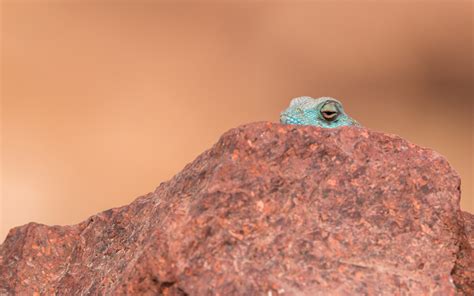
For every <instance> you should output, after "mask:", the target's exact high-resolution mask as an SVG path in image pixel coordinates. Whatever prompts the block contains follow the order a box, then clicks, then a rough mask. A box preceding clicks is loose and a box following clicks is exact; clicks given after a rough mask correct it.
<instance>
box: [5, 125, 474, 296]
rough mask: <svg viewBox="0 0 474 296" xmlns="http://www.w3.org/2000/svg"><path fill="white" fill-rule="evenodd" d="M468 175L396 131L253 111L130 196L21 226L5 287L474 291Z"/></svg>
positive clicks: (61, 291) (22, 291) (102, 291)
mask: <svg viewBox="0 0 474 296" xmlns="http://www.w3.org/2000/svg"><path fill="white" fill-rule="evenodd" d="M459 185H460V180H459V177H458V175H457V174H456V173H455V172H454V171H453V170H452V169H451V168H450V166H449V165H448V163H447V161H446V160H445V159H444V158H443V157H441V156H440V155H439V154H437V153H436V152H433V151H432V150H429V149H424V148H420V147H418V146H415V145H413V144H410V143H408V142H406V141H405V140H403V139H401V138H399V137H396V136H392V135H387V134H383V133H378V132H373V131H369V130H366V129H359V128H349V127H344V128H340V129H320V128H316V127H302V126H300V127H296V126H283V125H280V124H271V123H253V124H248V125H245V126H242V127H239V128H236V129H233V130H231V131H229V132H227V133H225V134H224V135H223V136H222V137H221V139H220V140H219V141H218V143H217V144H216V145H214V146H213V147H212V148H211V149H210V150H208V151H206V152H204V153H203V154H202V155H200V156H199V157H198V158H197V159H196V160H195V161H193V162H192V163H191V164H189V165H187V166H186V167H185V168H184V169H183V170H182V172H180V173H179V174H177V175H176V176H175V177H174V178H172V179H171V180H170V181H168V182H165V183H162V184H161V185H160V186H159V187H158V188H157V189H156V190H155V192H153V193H150V194H148V195H146V196H142V197H140V198H138V199H137V200H135V201H134V202H133V203H131V204H130V205H127V206H124V207H121V208H115V209H111V210H108V211H105V212H102V213H100V214H98V215H95V216H92V217H90V218H89V219H87V220H86V221H84V222H82V223H80V224H78V225H73V226H45V225H39V224H35V223H30V224H28V225H25V226H22V227H18V228H15V229H12V230H11V231H10V233H9V235H8V237H7V239H6V241H5V242H4V243H3V244H2V245H1V246H0V256H1V257H0V264H1V265H0V294H2V295H3V294H7V295H9V294H18V295H35V293H36V295H39V294H41V295H43V294H44V295H49V294H52V293H53V292H56V293H57V294H58V295H79V294H81V295H111V294H114V295H116V294H130V295H156V294H164V295H186V294H187V295H208V294H216V295H264V294H265V295H318V294H321V295H326V294H328V293H329V292H330V293H331V294H333V295H337V294H339V295H354V294H364V293H368V294H371V295H375V294H387V295H393V294H407V293H411V294H413V295H422V294H424V295H426V294H434V295H436V294H438V295H453V294H456V293H457V294H461V293H465V294H468V295H469V294H471V295H472V293H471V292H473V290H472V289H473V286H474V284H473V279H472V267H473V266H472V249H471V247H470V245H469V242H468V240H469V237H470V239H471V242H472V236H473V231H472V229H473V228H472V227H473V219H472V215H470V214H467V213H465V214H464V218H463V214H462V212H461V211H460V209H459V198H460V192H459ZM465 224H466V225H465ZM456 286H457V287H456Z"/></svg>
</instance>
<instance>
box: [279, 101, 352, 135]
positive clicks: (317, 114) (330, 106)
mask: <svg viewBox="0 0 474 296" xmlns="http://www.w3.org/2000/svg"><path fill="white" fill-rule="evenodd" d="M280 122H281V123H283V124H300V125H314V126H319V127H324V128H334V127H340V126H351V125H354V126H360V125H359V123H358V122H357V121H355V120H354V119H352V118H351V117H349V115H347V114H346V113H345V112H344V109H343V108H342V104H341V102H339V101H338V100H336V99H333V98H330V97H322V98H318V99H313V98H311V97H299V98H294V99H293V100H291V102H290V106H289V107H288V108H287V109H286V110H285V111H283V112H282V113H281V114H280Z"/></svg>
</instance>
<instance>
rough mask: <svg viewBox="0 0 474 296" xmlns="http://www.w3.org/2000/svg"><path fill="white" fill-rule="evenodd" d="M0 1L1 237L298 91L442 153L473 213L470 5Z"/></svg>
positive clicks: (68, 209) (98, 198) (89, 198)
mask: <svg viewBox="0 0 474 296" xmlns="http://www.w3.org/2000/svg"><path fill="white" fill-rule="evenodd" d="M1 9H2V13H1V18H2V19H1V25H2V35H1V42H2V44H1V51H2V53H1V54H2V55H1V75H2V76H1V82H2V93H1V94H2V105H1V106H2V120H1V121H2V122H1V124H2V145H1V148H2V164H1V168H2V176H1V181H2V191H1V193H2V196H1V204H0V205H1V211H0V212H1V217H0V222H1V230H0V231H1V232H0V241H3V239H4V237H5V235H6V233H7V231H8V229H10V228H11V227H14V226H18V225H22V224H25V223H28V222H30V221H36V222H40V223H46V224H72V223H77V222H80V221H82V220H84V219H86V218H87V217H88V216H90V215H93V214H95V213H97V212H99V211H102V210H106V209H108V208H111V207H116V206H121V205H125V204H127V203H130V202H131V201H132V200H134V199H135V198H136V197H137V196H139V195H142V194H145V193H147V192H150V191H153V190H154V189H155V187H156V186H158V185H159V183H160V182H162V181H165V180H167V179H169V178H170V177H171V176H173V175H174V174H176V173H177V172H179V171H180V170H181V169H182V168H183V166H184V165H185V164H186V163H188V162H190V161H192V160H193V159H194V158H195V157H196V156H197V155H198V154H200V153H201V152H203V151H204V150H205V149H207V148H209V147H210V146H211V145H212V144H213V143H215V142H216V141H217V139H218V138H219V136H220V135H221V134H222V133H223V132H225V131H226V130H228V129H230V128H232V127H236V126H238V125H241V124H244V123H248V122H253V121H262V120H269V121H277V120H278V116H279V112H280V111H281V110H282V109H283V108H285V107H286V106H287V104H288V102H289V100H290V99H291V98H293V97H296V96H301V95H309V96H314V97H318V96H334V97H336V98H340V99H341V100H342V101H343V103H344V105H345V108H346V110H347V111H348V112H349V113H350V114H351V115H352V116H353V117H354V118H356V119H357V120H359V121H360V122H361V123H362V124H363V125H365V126H366V127H368V128H371V129H374V130H379V131H385V132H388V133H395V134H398V135H400V136H402V137H404V138H406V139H408V140H410V141H411V142H413V143H416V144H419V145H422V146H426V147H431V148H433V149H435V150H436V151H438V152H440V153H441V154H443V155H444V156H446V157H447V159H448V160H449V161H450V163H451V164H452V166H453V167H454V168H455V169H456V170H457V171H458V172H459V174H460V175H461V177H462V201H461V206H462V208H463V209H464V210H467V211H470V212H474V192H473V185H472V184H473V166H474V162H473V161H474V160H473V128H474V127H473V119H472V118H473V113H474V112H473V99H474V94H473V24H472V19H473V7H472V2H471V1H464V2H463V1H446V2H433V1H421V2H418V3H413V2H411V1H391V2H389V3H387V2H385V3H376V2H375V1H370V2H363V1H358V2H341V1H336V2H298V3H296V4H295V3H293V4H291V3H282V2H279V3H276V2H270V1H266V2H258V3H257V2H254V3H251V2H232V3H229V2H226V3H222V4H217V3H204V4H203V3H201V4H198V3H190V2H188V3H185V2H179V3H174V4H172V3H155V4H152V3H151V2H133V3H132V1H130V2H128V3H127V2H121V3H120V4H119V3H118V2H115V1H103V2H102V3H96V2H93V1H87V2H82V3H81V2H79V1H69V2H68V3H66V2H60V1H43V2H41V1H3V2H2V7H1Z"/></svg>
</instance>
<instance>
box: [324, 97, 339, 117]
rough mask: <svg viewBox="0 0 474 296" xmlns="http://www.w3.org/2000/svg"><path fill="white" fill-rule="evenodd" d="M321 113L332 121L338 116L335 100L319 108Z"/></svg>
mask: <svg viewBox="0 0 474 296" xmlns="http://www.w3.org/2000/svg"><path fill="white" fill-rule="evenodd" d="M321 115H322V116H323V118H324V119H326V120H327V121H333V120H335V119H336V118H337V117H338V116H339V109H338V108H337V106H336V103H335V102H328V103H326V104H325V105H324V106H323V107H322V108H321Z"/></svg>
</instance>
